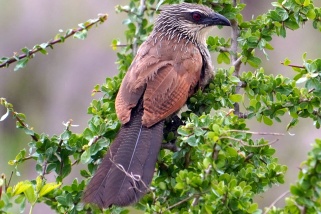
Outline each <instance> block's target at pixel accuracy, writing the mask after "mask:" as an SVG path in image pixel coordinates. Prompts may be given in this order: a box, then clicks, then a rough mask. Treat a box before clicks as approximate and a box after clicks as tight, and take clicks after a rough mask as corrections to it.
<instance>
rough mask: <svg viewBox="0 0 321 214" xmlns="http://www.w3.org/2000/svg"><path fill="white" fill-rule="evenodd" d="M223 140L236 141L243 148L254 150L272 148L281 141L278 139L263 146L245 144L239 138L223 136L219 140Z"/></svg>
mask: <svg viewBox="0 0 321 214" xmlns="http://www.w3.org/2000/svg"><path fill="white" fill-rule="evenodd" d="M221 139H229V140H234V141H236V142H239V143H240V144H242V145H243V146H248V147H252V148H260V147H263V146H271V145H272V144H274V143H276V142H278V141H279V139H276V140H274V141H272V142H270V143H266V144H261V145H249V144H247V143H246V142H244V141H243V140H241V139H237V138H234V137H228V136H223V137H220V138H219V140H221Z"/></svg>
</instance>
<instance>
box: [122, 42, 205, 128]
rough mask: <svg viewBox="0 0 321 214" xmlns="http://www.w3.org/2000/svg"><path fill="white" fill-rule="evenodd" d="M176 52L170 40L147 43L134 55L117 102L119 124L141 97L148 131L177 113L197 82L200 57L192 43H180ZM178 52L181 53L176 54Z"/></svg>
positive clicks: (200, 62) (177, 43) (177, 44)
mask: <svg viewBox="0 0 321 214" xmlns="http://www.w3.org/2000/svg"><path fill="white" fill-rule="evenodd" d="M174 42H176V43H175V44H176V46H175V50H176V51H173V47H172V46H170V45H168V44H169V40H167V39H163V40H160V41H157V42H155V41H154V40H147V41H146V42H144V43H143V44H142V46H141V48H140V51H139V52H138V53H137V55H136V57H135V59H134V61H133V63H132V65H131V67H130V68H129V70H128V72H127V74H126V76H125V78H124V80H123V83H122V85H121V88H120V91H119V93H118V95H117V98H116V112H117V115H118V117H119V119H120V120H121V121H122V123H127V122H128V121H129V119H130V112H131V110H132V108H134V107H135V106H136V105H137V103H138V101H139V99H140V98H141V97H142V96H143V100H144V115H143V118H142V122H143V125H145V126H147V127H151V126H153V125H154V124H156V123H157V122H159V121H161V120H163V119H165V118H166V117H168V116H170V115H171V114H173V113H175V112H176V111H178V110H179V109H180V108H182V106H183V105H184V104H185V102H186V100H187V98H188V97H189V96H190V95H191V94H192V93H193V92H194V89H195V87H196V86H197V84H198V83H199V81H200V75H201V70H202V56H201V54H200V52H199V50H198V48H197V47H196V46H195V45H194V44H193V43H191V42H188V43H186V41H185V40H183V39H181V40H180V41H179V42H178V41H174ZM177 50H180V52H179V54H177Z"/></svg>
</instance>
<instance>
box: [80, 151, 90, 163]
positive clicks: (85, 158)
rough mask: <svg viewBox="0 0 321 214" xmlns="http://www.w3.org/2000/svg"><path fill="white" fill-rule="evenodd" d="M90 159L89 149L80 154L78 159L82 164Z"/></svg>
mask: <svg viewBox="0 0 321 214" xmlns="http://www.w3.org/2000/svg"><path fill="white" fill-rule="evenodd" d="M90 159H91V154H90V149H87V150H86V151H84V152H83V153H82V154H81V157H80V161H81V163H82V164H86V163H88V162H89V161H90Z"/></svg>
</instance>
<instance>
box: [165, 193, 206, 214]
mask: <svg viewBox="0 0 321 214" xmlns="http://www.w3.org/2000/svg"><path fill="white" fill-rule="evenodd" d="M194 197H200V194H193V195H191V196H189V197H187V198H184V199H183V200H181V201H179V202H177V203H176V204H173V205H172V206H170V207H168V208H167V209H168V210H170V209H173V208H174V207H176V206H178V205H180V204H182V203H184V202H186V201H188V200H190V199H192V198H194Z"/></svg>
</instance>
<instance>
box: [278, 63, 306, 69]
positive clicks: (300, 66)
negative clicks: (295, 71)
mask: <svg viewBox="0 0 321 214" xmlns="http://www.w3.org/2000/svg"><path fill="white" fill-rule="evenodd" d="M281 64H282V65H285V64H284V62H281ZM285 66H289V67H293V68H305V67H304V66H302V65H292V64H289V65H285Z"/></svg>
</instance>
